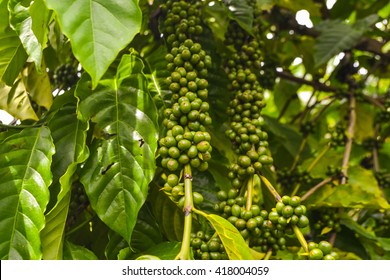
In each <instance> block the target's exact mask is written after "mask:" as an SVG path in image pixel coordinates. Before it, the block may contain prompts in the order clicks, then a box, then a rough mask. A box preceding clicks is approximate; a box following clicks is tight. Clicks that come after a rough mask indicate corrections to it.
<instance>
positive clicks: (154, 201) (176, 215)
mask: <svg viewBox="0 0 390 280" xmlns="http://www.w3.org/2000/svg"><path fill="white" fill-rule="evenodd" d="M148 199H150V201H151V205H152V211H153V214H154V216H155V217H156V220H157V223H158V224H159V226H160V230H161V232H162V233H163V234H164V235H165V237H166V238H167V239H168V240H169V241H180V240H181V239H182V237H183V229H184V215H183V211H182V209H179V207H178V206H177V205H176V204H175V203H173V201H172V200H171V199H170V198H169V197H168V196H167V195H166V194H165V193H164V192H163V191H162V190H160V189H159V188H158V186H157V185H154V184H153V185H152V186H151V190H150V195H149V197H148Z"/></svg>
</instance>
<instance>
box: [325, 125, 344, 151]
mask: <svg viewBox="0 0 390 280" xmlns="http://www.w3.org/2000/svg"><path fill="white" fill-rule="evenodd" d="M329 134H330V142H329V143H330V145H331V147H333V148H336V147H341V146H344V145H345V142H346V141H347V136H346V135H345V127H344V126H343V125H342V124H340V123H339V124H337V125H336V126H334V127H330V128H329Z"/></svg>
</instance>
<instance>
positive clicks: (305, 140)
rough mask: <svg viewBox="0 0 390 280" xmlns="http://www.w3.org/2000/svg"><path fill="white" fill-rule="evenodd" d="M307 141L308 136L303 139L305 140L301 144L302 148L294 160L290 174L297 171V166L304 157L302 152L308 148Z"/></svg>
mask: <svg viewBox="0 0 390 280" xmlns="http://www.w3.org/2000/svg"><path fill="white" fill-rule="evenodd" d="M307 139H308V138H307V136H305V138H303V140H302V142H301V146H300V147H299V150H298V153H297V154H296V156H295V158H294V162H293V165H292V166H291V168H290V172H291V171H293V170H294V169H295V167H296V166H297V164H298V162H299V159H300V157H301V155H302V152H303V150H304V149H305V146H306V143H307Z"/></svg>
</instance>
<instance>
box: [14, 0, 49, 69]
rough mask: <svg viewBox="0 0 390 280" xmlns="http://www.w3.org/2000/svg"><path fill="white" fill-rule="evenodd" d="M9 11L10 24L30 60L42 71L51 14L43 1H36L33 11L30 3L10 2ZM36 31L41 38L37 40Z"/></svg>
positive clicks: (15, 0) (16, 0) (17, 0)
mask: <svg viewBox="0 0 390 280" xmlns="http://www.w3.org/2000/svg"><path fill="white" fill-rule="evenodd" d="M8 9H9V11H10V24H11V26H12V28H13V29H14V30H15V31H16V33H17V34H18V35H19V38H20V41H21V42H22V44H23V46H24V49H25V50H26V52H27V53H28V55H29V58H30V59H31V60H32V61H34V62H35V65H36V66H37V68H38V69H40V67H41V61H42V50H43V48H44V47H45V43H46V35H47V30H46V25H47V23H48V18H49V12H48V10H47V8H46V6H45V4H44V2H43V0H37V1H34V2H33V6H32V8H31V11H30V2H29V1H19V0H10V1H9V3H8ZM33 29H35V30H33ZM34 31H35V32H36V33H37V34H38V36H39V38H37V36H36V34H35V33H34Z"/></svg>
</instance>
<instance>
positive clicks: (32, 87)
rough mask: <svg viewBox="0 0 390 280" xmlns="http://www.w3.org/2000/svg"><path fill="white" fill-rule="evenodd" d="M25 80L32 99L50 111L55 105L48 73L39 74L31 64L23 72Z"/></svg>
mask: <svg viewBox="0 0 390 280" xmlns="http://www.w3.org/2000/svg"><path fill="white" fill-rule="evenodd" d="M23 80H24V84H25V86H26V90H27V92H28V93H29V96H30V97H31V99H32V100H33V101H35V102H36V103H37V104H38V105H39V106H42V107H45V108H46V109H47V110H49V109H50V107H51V104H52V103H53V94H52V91H51V84H50V78H49V75H48V73H47V72H46V71H44V72H42V73H38V71H37V69H36V67H35V66H34V64H30V65H29V67H26V68H25V69H24V71H23Z"/></svg>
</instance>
